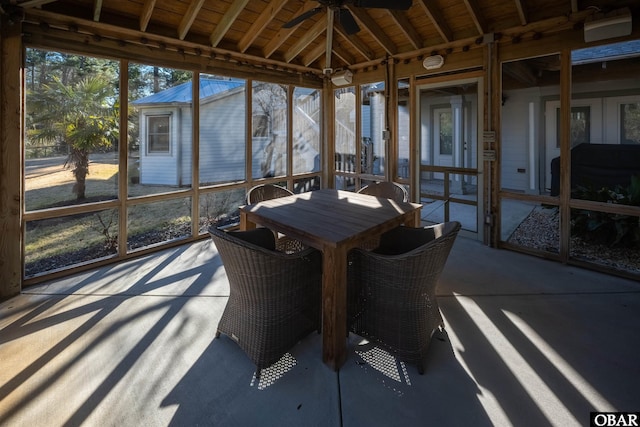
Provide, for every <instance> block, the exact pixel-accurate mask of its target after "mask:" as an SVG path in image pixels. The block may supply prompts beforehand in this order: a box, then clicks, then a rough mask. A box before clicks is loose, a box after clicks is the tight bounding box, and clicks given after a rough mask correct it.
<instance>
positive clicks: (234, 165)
mask: <svg viewBox="0 0 640 427" xmlns="http://www.w3.org/2000/svg"><path fill="white" fill-rule="evenodd" d="M230 92H231V93H228V94H227V95H225V96H216V97H214V98H213V99H211V100H210V101H208V102H206V103H203V104H202V105H201V106H200V182H202V183H217V182H224V181H235V180H241V179H244V178H245V157H246V152H245V150H246V147H245V139H246V137H245V133H246V125H245V120H246V105H245V104H246V103H245V92H244V87H242V88H240V90H238V89H235V90H232V91H230Z"/></svg>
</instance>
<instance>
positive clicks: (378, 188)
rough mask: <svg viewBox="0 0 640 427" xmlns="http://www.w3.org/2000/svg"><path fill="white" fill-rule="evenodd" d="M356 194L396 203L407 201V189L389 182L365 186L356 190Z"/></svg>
mask: <svg viewBox="0 0 640 427" xmlns="http://www.w3.org/2000/svg"><path fill="white" fill-rule="evenodd" d="M358 193H361V194H368V195H370V196H376V197H384V198H385V199H392V200H395V201H396V202H408V201H409V192H408V191H407V189H406V188H405V187H404V186H403V185H400V184H398V183H397V182H391V181H380V182H374V183H372V184H369V185H365V186H364V187H362V188H361V189H360V190H358Z"/></svg>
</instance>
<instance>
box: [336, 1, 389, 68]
mask: <svg viewBox="0 0 640 427" xmlns="http://www.w3.org/2000/svg"><path fill="white" fill-rule="evenodd" d="M346 7H347V9H349V11H350V12H351V14H352V15H353V16H354V18H356V20H358V23H359V24H360V25H361V26H362V27H364V29H365V30H367V31H368V32H369V33H370V34H371V35H372V36H373V38H374V39H376V41H377V42H378V43H379V44H380V46H382V48H383V49H384V50H385V51H386V52H387V53H388V54H389V55H391V56H393V55H395V54H396V53H398V48H397V47H396V45H395V44H394V43H393V41H392V40H391V39H390V38H389V36H387V35H386V34H385V32H384V31H382V28H380V26H379V25H378V24H376V22H375V21H374V20H373V18H371V16H369V14H368V13H367V12H366V11H365V10H364V9H363V8H360V7H353V6H351V5H347V6H346Z"/></svg>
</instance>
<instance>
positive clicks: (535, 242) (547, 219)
mask: <svg viewBox="0 0 640 427" xmlns="http://www.w3.org/2000/svg"><path fill="white" fill-rule="evenodd" d="M508 242H509V243H512V244H514V245H519V246H524V247H527V248H532V249H539V250H543V251H547V252H553V253H558V252H559V251H560V250H559V247H560V244H559V242H560V215H559V213H558V210H557V208H544V207H536V208H535V209H534V210H533V211H532V212H531V213H530V214H529V216H527V218H525V220H524V221H522V223H521V224H520V225H519V226H518V227H517V228H516V229H515V231H514V232H513V233H512V234H511V236H510V237H509V239H508ZM570 255H571V257H572V258H575V259H579V260H582V261H588V262H592V263H595V264H600V265H604V266H607V267H613V268H615V269H617V270H622V271H628V272H631V273H634V274H640V248H614V247H609V246H606V245H597V244H593V243H588V242H585V241H584V240H582V239H581V238H579V237H572V238H571V248H570Z"/></svg>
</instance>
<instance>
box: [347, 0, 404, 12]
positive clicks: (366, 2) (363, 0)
mask: <svg viewBox="0 0 640 427" xmlns="http://www.w3.org/2000/svg"><path fill="white" fill-rule="evenodd" d="M411 3H412V0H392V1H389V0H356V2H355V5H356V6H359V7H368V8H371V9H393V10H408V9H409V8H410V7H411Z"/></svg>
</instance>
